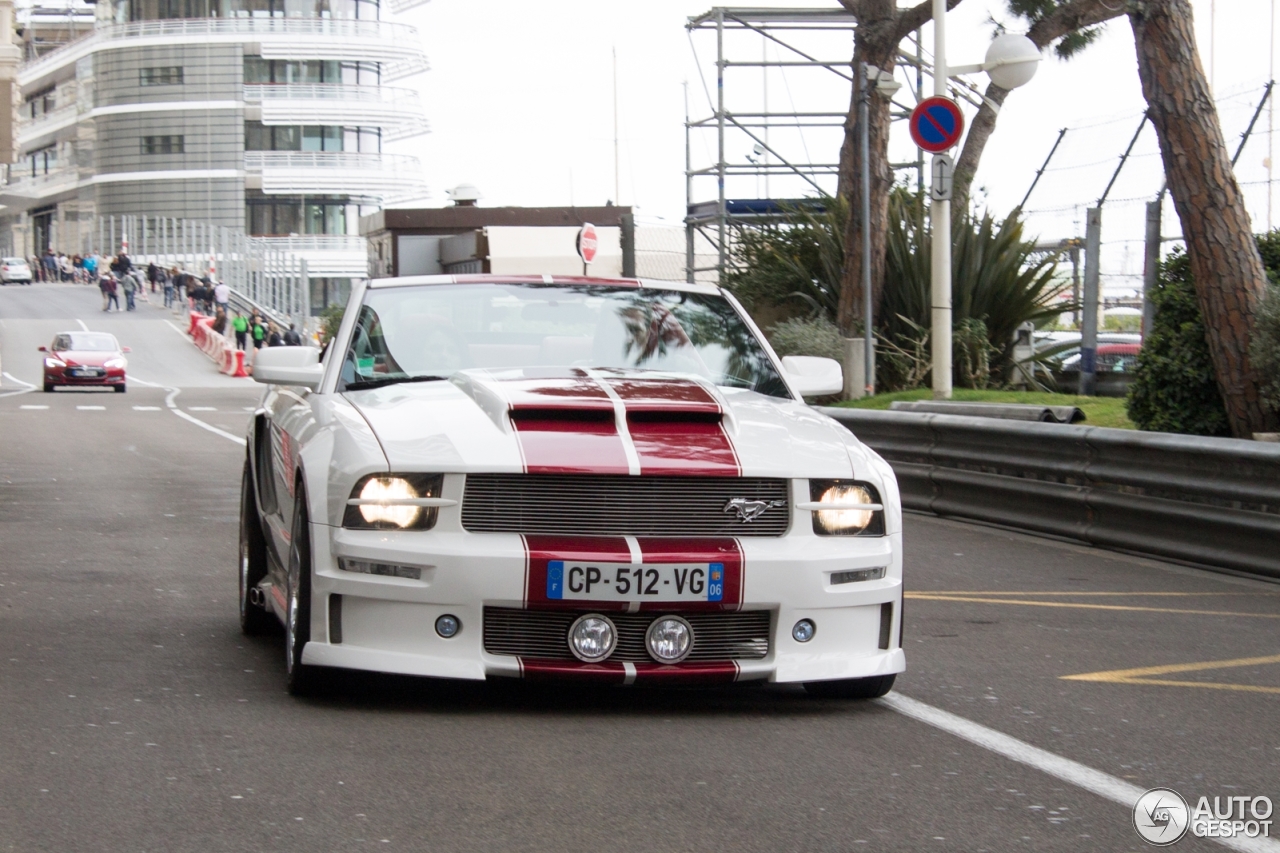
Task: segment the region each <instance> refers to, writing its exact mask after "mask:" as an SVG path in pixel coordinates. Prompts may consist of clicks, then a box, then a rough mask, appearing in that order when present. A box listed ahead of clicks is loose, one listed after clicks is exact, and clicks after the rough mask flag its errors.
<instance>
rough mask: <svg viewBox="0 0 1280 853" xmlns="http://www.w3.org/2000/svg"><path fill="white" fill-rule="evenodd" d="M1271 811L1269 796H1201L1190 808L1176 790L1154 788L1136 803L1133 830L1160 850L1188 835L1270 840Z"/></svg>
mask: <svg viewBox="0 0 1280 853" xmlns="http://www.w3.org/2000/svg"><path fill="white" fill-rule="evenodd" d="M1272 811H1273V808H1272V803H1271V799H1270V798H1269V797H1214V798H1213V800H1212V802H1211V801H1210V799H1209V798H1208V797H1201V798H1200V799H1199V800H1197V801H1196V805H1195V808H1191V807H1190V806H1188V805H1187V801H1186V800H1185V799H1183V798H1182V795H1181V794H1179V793H1178V792H1177V791H1174V790H1172V789H1170V788H1152V789H1151V790H1150V791H1147V792H1146V793H1145V794H1143V795H1142V796H1141V797H1139V798H1138V802H1136V803H1134V804H1133V828H1134V829H1136V830H1137V831H1138V834H1139V835H1141V836H1142V840H1143V841H1146V842H1147V843H1149V844H1153V845H1155V846H1157V847H1167V846H1168V845H1170V844H1174V843H1176V842H1177V841H1179V840H1181V839H1182V837H1183V836H1184V835H1186V834H1187V833H1188V832H1190V833H1191V834H1192V835H1193V836H1195V837H1196V838H1239V837H1245V838H1268V837H1270V835H1271V823H1272V821H1271V813H1272Z"/></svg>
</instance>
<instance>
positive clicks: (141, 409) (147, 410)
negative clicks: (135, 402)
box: [133, 406, 160, 412]
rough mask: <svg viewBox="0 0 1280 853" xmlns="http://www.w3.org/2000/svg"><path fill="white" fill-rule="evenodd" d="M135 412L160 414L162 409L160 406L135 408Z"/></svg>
mask: <svg viewBox="0 0 1280 853" xmlns="http://www.w3.org/2000/svg"><path fill="white" fill-rule="evenodd" d="M133 410H134V411H135V412H158V411H160V407H159V406H134V407H133Z"/></svg>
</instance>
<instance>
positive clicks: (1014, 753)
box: [876, 693, 1280, 853]
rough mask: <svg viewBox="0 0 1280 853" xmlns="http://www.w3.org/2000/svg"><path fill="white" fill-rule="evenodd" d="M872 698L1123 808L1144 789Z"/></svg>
mask: <svg viewBox="0 0 1280 853" xmlns="http://www.w3.org/2000/svg"><path fill="white" fill-rule="evenodd" d="M876 701H877V702H879V703H880V704H881V705H884V706H886V707H888V708H890V709H892V710H894V711H897V712H898V713H899V714H902V715H903V716H905V717H910V718H911V719H913V720H917V721H919V722H922V723H926V724H928V725H930V726H933V727H934V728H936V729H941V730H942V731H944V732H947V733H948V734H952V735H955V736H956V737H958V738H960V739H961V740H967V741H969V743H972V744H975V745H976V746H980V747H982V748H983V749H986V750H989V751H991V752H994V753H996V754H997V755H1002V756H1004V757H1005V758H1008V759H1009V760H1011V761H1016V762H1018V763H1019V764H1025V765H1027V766H1028V767H1034V768H1035V769H1036V770H1039V771H1041V772H1043V773H1047V774H1049V775H1050V776H1053V777H1055V778H1058V779H1061V780H1062V781H1063V782H1066V783H1068V784H1070V785H1075V786H1076V787H1077V788H1083V789H1084V790H1086V791H1088V792H1089V793H1091V794H1096V795H1098V796H1099V797H1102V798H1103V799H1105V800H1111V801H1112V802H1113V803H1118V804H1120V805H1122V806H1124V807H1125V808H1127V809H1133V806H1134V803H1136V802H1137V801H1138V798H1139V797H1141V796H1142V795H1143V793H1145V791H1144V789H1142V788H1139V787H1138V786H1137V785H1134V784H1131V783H1129V782H1126V781H1124V780H1123V779H1117V778H1116V777H1115V776H1111V775H1110V774H1107V773H1103V772H1102V771H1101V770H1094V769H1093V768H1092V767H1089V766H1087V765H1084V764H1081V763H1080V762H1078V761H1072V760H1071V759H1070V758H1063V757H1062V756H1061V755H1056V754H1054V753H1052V752H1049V751H1048V750H1045V749H1041V748H1040V747H1038V746H1032V745H1031V744H1029V743H1027V742H1026V741H1022V740H1018V739H1017V738H1015V737H1010V736H1009V735H1007V734H1005V733H1003V732H998V731H996V730H995V729H989V728H987V727H986V726H984V725H981V724H979V723H975V722H973V721H972V720H966V719H965V718H964V717H960V716H957V715H955V714H952V713H951V712H949V711H944V710H942V709H941V708H935V707H933V706H932V705H926V704H925V703H924V702H920V701H917V700H915V699H912V698H910V697H907V696H903V695H902V694H901V693H890V694H889V695H888V696H885V697H884V698H883V699H877V700H876ZM1211 840H1213V841H1216V842H1218V843H1219V844H1221V845H1222V846H1223V847H1227V848H1230V849H1232V850H1240V851H1244V853H1280V842H1277V841H1273V840H1272V839H1269V838H1214V839H1211Z"/></svg>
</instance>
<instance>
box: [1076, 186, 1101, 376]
mask: <svg viewBox="0 0 1280 853" xmlns="http://www.w3.org/2000/svg"><path fill="white" fill-rule="evenodd" d="M1101 248H1102V208H1101V207H1091V208H1089V210H1088V212H1087V213H1086V214H1085V232H1084V305H1083V306H1082V308H1083V317H1082V319H1081V323H1080V388H1079V393H1080V394H1081V395H1083V396H1085V397H1092V396H1094V393H1095V392H1096V391H1097V380H1098V293H1099V289H1098V256H1099V252H1100V250H1101Z"/></svg>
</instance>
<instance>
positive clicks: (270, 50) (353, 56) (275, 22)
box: [18, 18, 427, 87]
mask: <svg viewBox="0 0 1280 853" xmlns="http://www.w3.org/2000/svg"><path fill="white" fill-rule="evenodd" d="M243 42H253V43H254V44H257V45H259V46H260V47H261V50H262V56H263V57H265V58H267V59H350V60H360V59H364V60H377V61H379V62H382V63H383V79H384V80H393V79H396V78H398V77H404V76H408V75H410V74H417V73H419V72H421V71H426V70H427V60H426V57H425V56H424V55H423V53H422V39H421V37H420V36H419V35H418V31H417V30H416V29H414V28H413V27H410V26H407V25H405V24H397V23H392V22H390V21H360V20H345V19H341V18H180V19H170V20H162V21H135V22H132V23H128V24H110V25H108V26H105V27H99V28H98V29H96V30H94V32H93V33H92V34H91V35H88V36H86V37H85V38H81V39H77V40H76V41H73V42H70V43H69V44H66V45H64V46H62V47H59V48H58V49H56V50H52V51H50V52H49V53H46V54H45V55H44V56H42V57H40V58H39V59H37V60H35V61H34V62H30V63H28V64H26V65H24V66H23V67H22V68H21V70H20V71H19V73H18V82H19V84H20V85H22V86H24V87H26V86H30V85H33V84H36V83H38V82H40V81H42V80H43V79H44V78H46V77H48V76H49V75H51V74H53V73H54V72H56V71H58V70H59V69H65V68H67V67H68V66H71V65H74V63H75V62H76V61H78V60H80V59H83V58H84V57H86V56H89V55H91V54H94V53H96V52H98V51H100V50H112V49H116V48H126V47H138V46H144V45H163V46H168V45H174V44H237V43H243Z"/></svg>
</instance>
